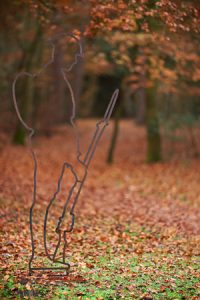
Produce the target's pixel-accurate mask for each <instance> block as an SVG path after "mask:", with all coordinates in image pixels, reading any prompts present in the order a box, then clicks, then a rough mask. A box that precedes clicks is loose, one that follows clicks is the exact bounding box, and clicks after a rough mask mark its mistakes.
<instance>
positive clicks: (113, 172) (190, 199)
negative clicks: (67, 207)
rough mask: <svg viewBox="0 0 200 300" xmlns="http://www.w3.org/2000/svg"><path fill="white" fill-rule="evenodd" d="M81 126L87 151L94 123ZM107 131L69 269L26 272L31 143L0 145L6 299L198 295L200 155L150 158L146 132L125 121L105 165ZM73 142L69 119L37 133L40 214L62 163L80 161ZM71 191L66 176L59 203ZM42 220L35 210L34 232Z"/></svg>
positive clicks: (80, 209)
mask: <svg viewBox="0 0 200 300" xmlns="http://www.w3.org/2000/svg"><path fill="white" fill-rule="evenodd" d="M78 126H79V129H80V135H81V149H83V150H82V152H83V154H84V153H85V151H86V149H87V145H88V143H89V140H90V139H91V135H92V132H93V130H94V128H95V121H94V120H83V121H79V122H78ZM111 132H112V126H109V127H108V128H107V129H106V132H105V134H104V136H103V137H102V140H101V141H100V143H99V145H98V148H97V151H96V153H95V156H94V158H93V161H92V163H91V165H90V169H89V174H88V178H87V180H86V183H85V186H84V188H83V190H82V192H81V195H80V198H79V201H78V204H77V206H76V210H75V214H76V223H75V228H74V230H73V232H72V233H70V234H69V236H68V249H67V261H68V260H69V262H70V264H71V271H70V273H69V275H68V276H60V277H59V276H57V275H56V274H55V275H54V276H48V274H46V273H45V272H43V274H41V273H40V272H34V273H33V275H32V276H29V275H28V260H29V258H30V254H31V247H30V234H29V225H28V221H29V219H28V218H29V209H30V206H31V201H32V178H33V162H32V160H31V157H30V153H29V151H28V149H27V148H26V147H22V146H12V145H10V143H7V144H6V146H5V147H4V148H3V150H2V151H1V155H0V172H1V173H0V214H1V219H0V226H1V250H0V251H1V261H0V268H1V273H2V278H1V288H2V289H1V292H0V299H20V298H21V299H143V300H145V299H146V300H148V299H149V300H150V299H174V300H175V299H190V300H191V299H193V300H194V299H200V291H199V273H198V272H199V269H198V266H199V262H200V248H199V245H200V222H199V220H200V210H199V205H200V184H199V182H200V172H199V170H200V160H198V159H186V158H185V157H184V155H183V152H182V151H181V149H176V151H177V155H176V157H175V158H174V157H173V159H171V160H165V161H164V162H162V163H157V164H152V165H148V164H146V163H145V162H144V160H145V148H146V145H145V132H144V129H143V128H142V127H137V126H136V125H134V124H133V123H132V122H131V121H123V122H122V123H121V127H120V135H119V139H118V144H117V148H116V151H115V161H114V163H113V164H112V165H107V164H106V163H105V160H106V155H107V151H108V147H109V141H110V138H111ZM72 141H73V135H72V131H71V129H70V128H68V127H67V128H65V127H63V126H62V127H58V128H56V129H55V130H54V134H53V135H52V136H49V137H44V136H43V137H42V136H38V137H36V138H35V141H34V149H35V151H36V154H37V157H38V163H39V164H38V165H39V169H38V198H37V205H38V208H37V209H38V210H37V212H38V214H37V216H39V215H40V216H41V217H43V216H44V210H43V209H44V207H46V206H47V204H48V202H49V201H50V198H51V196H52V194H53V193H54V192H55V190H56V185H57V181H56V180H57V179H58V175H59V173H60V170H61V166H62V163H63V162H64V161H66V160H67V161H69V162H71V163H72V164H73V163H75V155H74V151H75V150H74V149H75V147H74V143H72ZM165 147H166V145H165ZM177 158H178V159H177ZM67 188H69V184H68V182H67V179H66V184H64V185H63V188H62V191H61V199H60V200H59V203H58V206H59V207H62V204H63V201H64V199H63V196H64V195H65V192H66V191H67ZM65 189H66V190H65ZM55 211H56V208H55ZM53 220H54V221H55V219H54V218H53V217H52V224H49V226H50V227H52V228H55V227H54V224H53ZM38 223H39V222H38ZM38 223H37V217H36V224H35V226H36V230H37V228H39V227H37V226H39V224H38ZM50 223H51V221H50ZM38 230H39V229H38ZM53 246H54V244H53V245H52V247H53ZM38 247H39V246H38Z"/></svg>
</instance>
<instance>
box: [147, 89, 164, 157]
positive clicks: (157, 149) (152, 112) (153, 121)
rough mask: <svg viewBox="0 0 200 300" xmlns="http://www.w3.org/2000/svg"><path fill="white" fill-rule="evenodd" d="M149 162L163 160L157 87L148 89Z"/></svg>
mask: <svg viewBox="0 0 200 300" xmlns="http://www.w3.org/2000/svg"><path fill="white" fill-rule="evenodd" d="M146 130H147V158H146V160H147V162H148V163H154V162H158V161H161V138H160V128H159V120H158V111H157V105H156V99H155V88H148V89H147V90H146Z"/></svg>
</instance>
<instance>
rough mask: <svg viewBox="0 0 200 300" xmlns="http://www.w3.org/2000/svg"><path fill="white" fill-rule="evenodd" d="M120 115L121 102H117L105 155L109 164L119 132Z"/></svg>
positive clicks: (111, 160)
mask: <svg viewBox="0 0 200 300" xmlns="http://www.w3.org/2000/svg"><path fill="white" fill-rule="evenodd" d="M120 116H121V103H119V105H118V106H117V110H116V112H115V118H114V128H113V134H112V138H111V143H110V148H109V151H108V157H107V163H108V164H111V163H112V162H113V156H114V150H115V148H116V142H117V136H118V133H119V121H120Z"/></svg>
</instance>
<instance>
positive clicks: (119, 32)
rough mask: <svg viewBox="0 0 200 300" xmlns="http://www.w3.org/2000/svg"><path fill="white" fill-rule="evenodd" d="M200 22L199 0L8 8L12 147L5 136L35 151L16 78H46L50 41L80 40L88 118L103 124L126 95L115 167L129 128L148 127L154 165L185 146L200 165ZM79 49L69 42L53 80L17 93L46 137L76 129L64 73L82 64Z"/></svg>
mask: <svg viewBox="0 0 200 300" xmlns="http://www.w3.org/2000/svg"><path fill="white" fill-rule="evenodd" d="M199 14H200V4H199V1H192V0H191V1H189V0H188V1H186V0H185V1H181V0H176V1H170V0H169V1H168V0H139V1H134V0H132V1H131V0H130V1H126V0H121V1H120V0H119V1H111V0H102V1H95V0H89V1H64V0H63V1H61V0H58V1H51V0H49V1H42V0H41V1H39V0H38V1H11V0H9V1H7V2H6V5H5V4H3V3H0V25H1V33H0V35H1V44H0V61H1V72H0V77H1V80H0V92H1V102H0V113H1V122H0V130H1V137H0V139H1V144H2V147H3V144H4V142H5V141H4V136H9V137H10V142H13V143H15V144H24V143H25V132H24V129H23V128H22V127H21V125H20V124H19V123H18V121H17V118H16V116H15V113H14V109H13V104H12V98H11V84H12V81H13V79H14V77H15V75H16V74H17V73H18V72H20V71H23V70H24V71H28V72H35V71H38V70H40V68H41V66H42V65H44V64H45V63H46V62H47V61H48V60H49V59H50V55H51V47H50V45H49V44H48V42H47V40H48V38H50V37H52V36H54V35H55V34H57V33H60V32H66V33H67V32H72V33H74V34H75V35H76V36H78V37H80V39H81V41H82V45H83V48H84V53H85V57H84V59H79V63H78V65H77V66H76V68H74V70H73V72H72V73H71V74H70V82H71V83H72V85H73V88H74V91H75V97H76V102H77V115H78V117H79V118H89V117H90V118H91V117H92V118H100V117H102V115H103V113H104V111H105V108H106V106H107V103H108V101H109V98H110V96H111V94H112V92H113V91H114V89H115V88H117V87H118V88H119V89H120V97H119V100H118V103H117V107H116V109H115V112H114V115H113V119H114V128H113V136H112V139H111V145H110V149H109V152H108V158H107V161H108V162H112V161H113V155H114V149H115V146H116V144H117V135H118V130H119V126H120V119H122V118H129V119H133V122H135V123H136V124H137V125H138V126H145V128H146V137H147V154H146V161H147V162H151V163H152V162H157V161H160V160H162V159H163V155H164V156H166V155H165V153H164V150H163V147H162V145H163V144H164V143H169V144H170V145H172V147H173V143H177V142H181V143H182V142H185V143H186V147H188V145H189V147H191V148H192V149H193V155H195V156H198V155H199V150H198V143H197V138H198V136H196V128H198V126H199V113H200V44H199V34H200V16H199ZM66 45H67V46H66ZM74 47H75V45H74V44H73V42H72V41H70V40H69V39H68V40H64V41H63V42H62V43H60V44H59V43H58V44H57V45H56V49H57V55H56V61H55V62H54V64H53V65H52V66H51V68H50V69H49V70H48V75H46V76H45V77H44V78H43V79H41V80H40V81H39V82H38V83H37V85H36V86H33V84H32V82H31V80H29V79H27V80H26V81H25V82H23V83H21V84H18V86H17V95H18V99H20V103H19V105H20V108H21V112H22V115H23V118H24V119H25V120H26V121H27V123H28V124H32V125H33V127H34V128H36V129H37V130H38V132H40V133H41V134H48V135H49V134H51V132H52V128H53V127H54V126H57V125H59V124H62V123H66V122H69V117H70V113H71V103H70V100H69V99H70V98H69V97H67V93H68V92H67V89H66V86H65V84H64V82H63V81H62V80H60V78H59V76H60V73H59V68H60V65H61V64H63V65H68V64H69V62H70V61H71V60H72V59H73V57H74ZM185 136H187V139H186V138H185ZM133 147H134V145H133ZM144 160H145V158H144Z"/></svg>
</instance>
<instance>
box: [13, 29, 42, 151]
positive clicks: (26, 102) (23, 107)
mask: <svg viewBox="0 0 200 300" xmlns="http://www.w3.org/2000/svg"><path fill="white" fill-rule="evenodd" d="M40 36H41V28H40V26H38V29H37V32H36V35H35V38H34V39H33V41H32V43H31V45H30V47H29V51H28V54H27V55H28V58H27V56H26V55H25V62H24V63H23V66H24V68H23V69H24V70H25V71H26V72H30V70H31V68H32V66H33V63H34V59H33V55H34V53H35V51H36V49H37V45H38V40H39V38H40ZM31 80H32V79H31V78H30V77H26V79H25V81H24V83H23V85H22V84H21V83H20V90H21V91H23V96H22V99H21V103H20V105H19V106H20V111H21V116H22V119H23V120H24V121H25V122H26V121H27V119H28V116H29V114H30V110H31V106H32V100H33V96H34V95H33V86H32V82H31ZM13 143H14V144H20V145H24V144H25V129H24V128H23V127H22V125H21V123H20V121H18V123H17V127H16V130H15V133H14V136H13Z"/></svg>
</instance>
